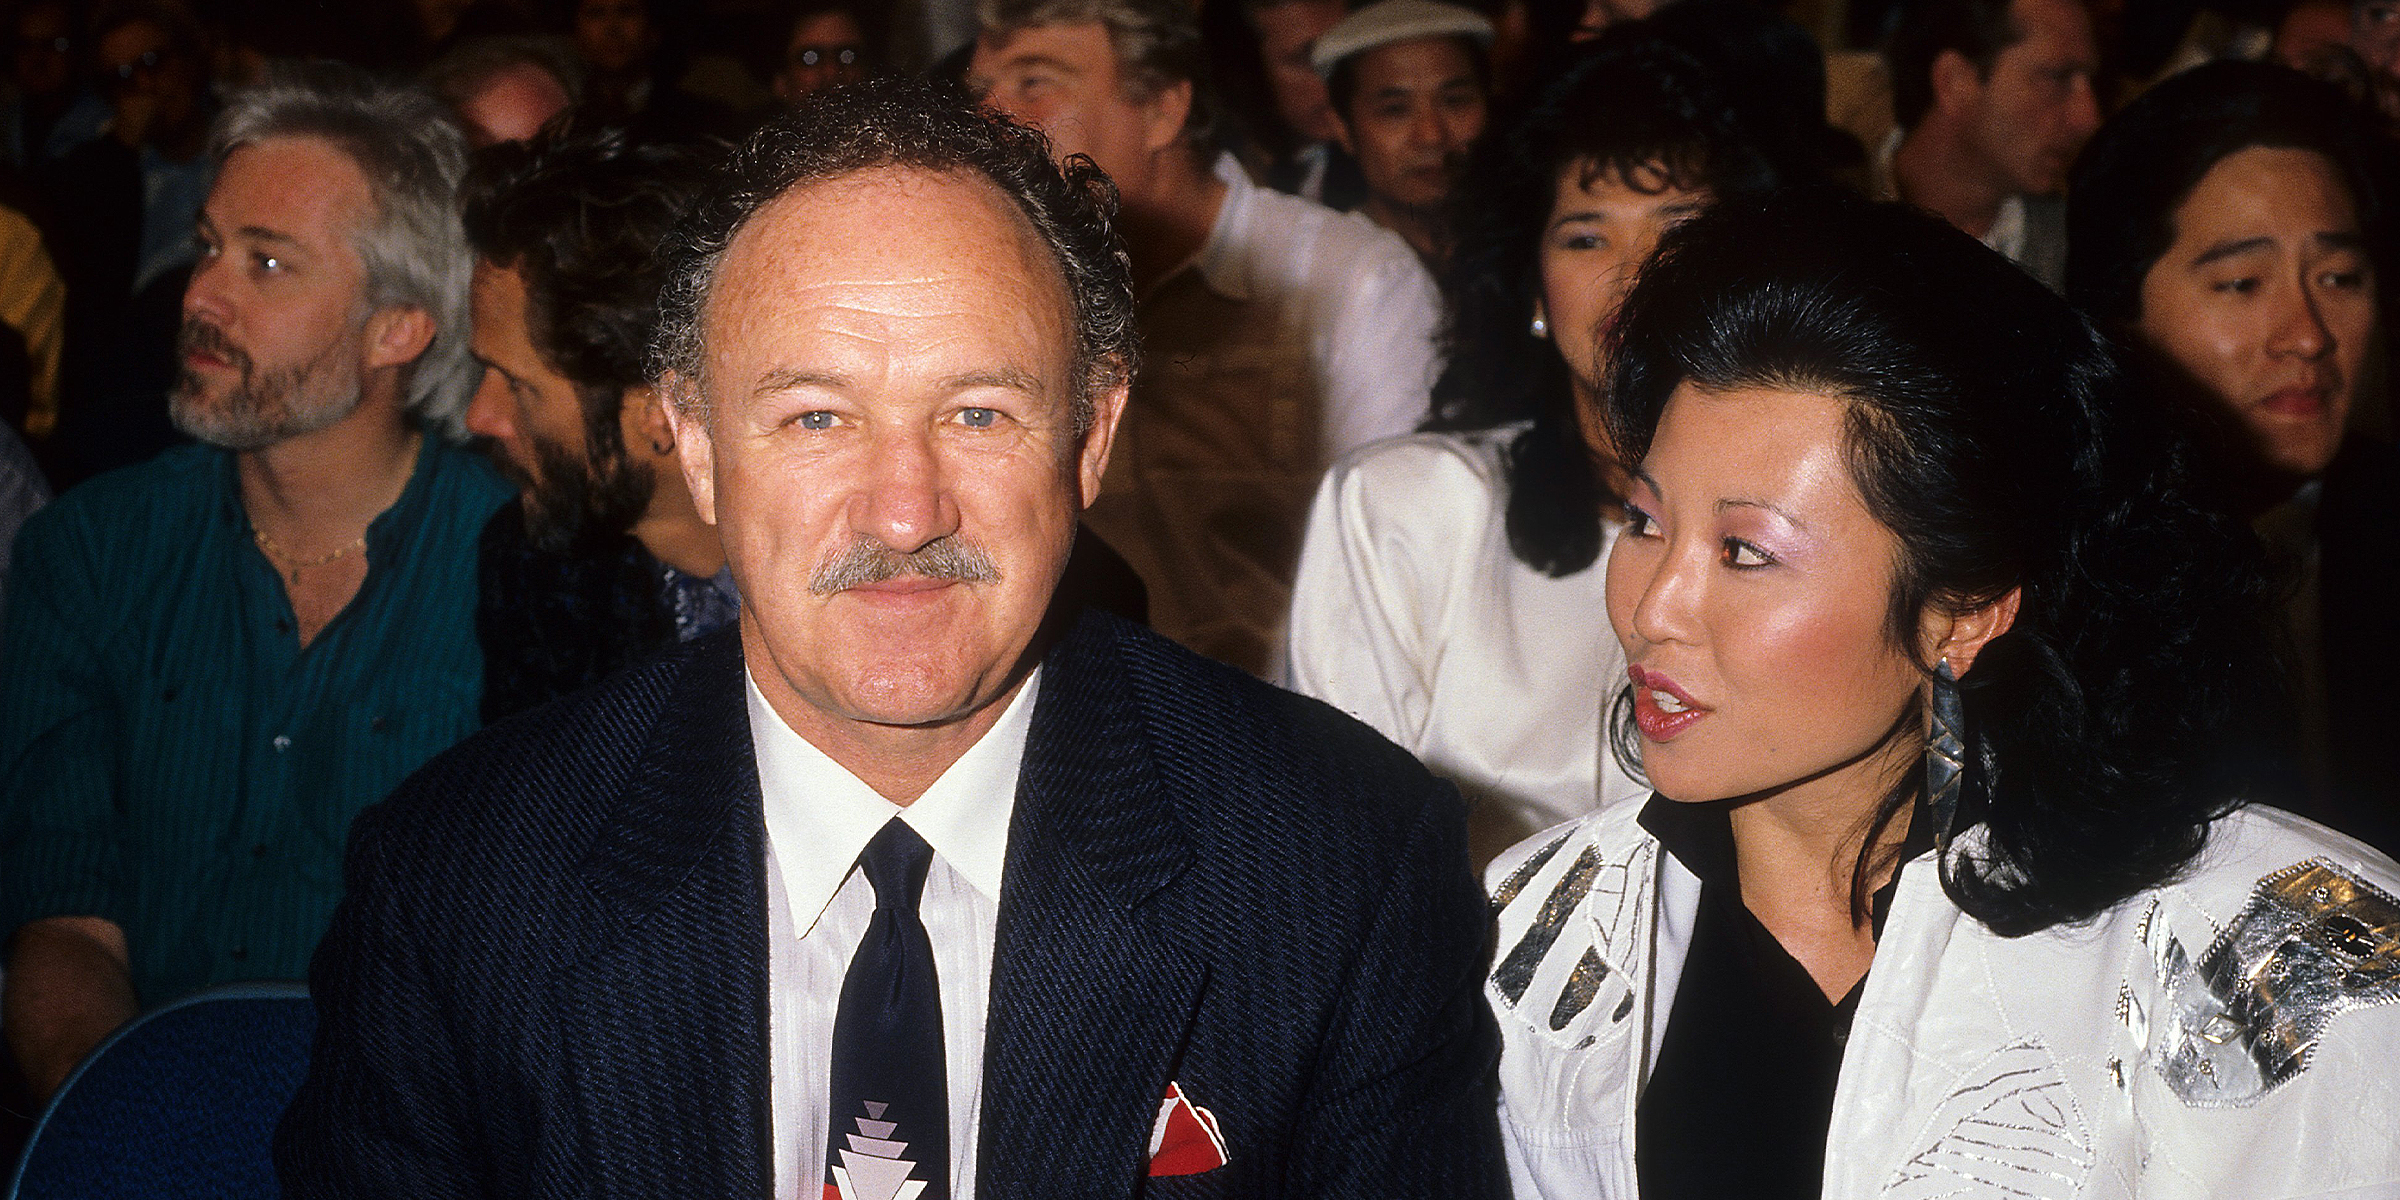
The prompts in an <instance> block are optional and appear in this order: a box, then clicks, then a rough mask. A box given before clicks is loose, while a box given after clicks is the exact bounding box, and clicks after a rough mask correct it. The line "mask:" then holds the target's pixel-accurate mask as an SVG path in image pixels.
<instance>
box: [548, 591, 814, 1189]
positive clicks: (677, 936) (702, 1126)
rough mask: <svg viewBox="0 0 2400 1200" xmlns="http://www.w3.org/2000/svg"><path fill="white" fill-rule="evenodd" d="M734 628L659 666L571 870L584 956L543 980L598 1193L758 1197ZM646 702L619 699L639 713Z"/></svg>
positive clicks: (757, 932)
mask: <svg viewBox="0 0 2400 1200" xmlns="http://www.w3.org/2000/svg"><path fill="white" fill-rule="evenodd" d="M741 661H742V660H741V644H740V642H739V640H738V635H737V634H736V633H735V632H734V631H733V630H727V631H724V632H722V633H719V634H713V635H711V636H709V637H707V638H703V639H700V641H699V642H697V643H695V644H694V646H693V647H692V648H691V649H690V650H689V651H687V652H686V653H685V655H684V657H683V661H682V666H681V669H680V670H677V671H675V672H673V673H672V674H668V673H665V672H659V673H656V674H654V675H653V678H659V679H660V680H661V682H660V683H659V685H658V686H660V687H662V688H663V689H664V690H665V693H666V694H665V695H664V696H663V697H660V698H658V700H657V701H654V702H657V703H658V707H657V709H656V710H655V711H656V712H657V716H656V718H655V720H654V721H653V722H652V723H651V725H650V727H649V729H648V730H647V732H646V734H642V733H640V726H639V725H638V724H637V723H636V722H637V721H638V720H639V718H638V717H636V716H627V717H619V718H618V720H619V721H620V722H621V723H622V724H621V726H620V727H623V728H626V729H627V732H629V733H636V734H637V735H640V736H644V737H645V745H644V749H643V752H642V755H641V758H640V764H639V766H638V767H637V768H636V773H635V776H634V778H633V780H632V782H631V783H630V784H628V785H627V787H626V790H625V792H624V794H623V795H622V796H621V797H620V798H619V800H618V802H617V803H616V805H615V806H614V807H613V809H612V810H611V811H609V812H608V813H607V814H606V817H605V818H604V819H605V820H606V821H607V825H606V827H605V828H604V829H603V830H602V831H601V833H600V836H599V838H598V841H597V842H596V843H595V845H594V847H593V849H592V852H591V853H590V854H589V855H588V856H587V857H586V858H585V859H584V861H583V863H582V864H581V865H580V866H579V868H578V870H579V872H580V874H581V875H582V878H583V880H584V882H585V885H586V886H587V887H588V888H589V889H590V891H591V893H592V894H593V895H594V896H595V897H596V898H598V900H599V901H600V904H599V906H598V913H597V915H596V918H595V922H594V926H595V927H594V929H593V933H594V934H595V935H596V936H595V943H596V949H595V950H594V951H593V952H592V953H591V954H590V955H589V956H587V957H586V958H584V959H583V960H582V961H580V962H578V963H576V964H575V965H574V966H573V967H571V968H569V969H567V970H566V971H564V972H562V973H561V974H560V975H559V976H558V977H557V978H556V979H554V980H553V981H552V993H551V995H550V997H549V999H548V1004H547V1005H546V1010H547V1011H548V1012H550V1013H553V1014H556V1017H555V1019H556V1021H557V1023H558V1026H559V1028H558V1039H559V1040H558V1045H557V1047H556V1051H557V1053H558V1055H559V1058H560V1069H561V1071H562V1073H563V1075H564V1076H565V1077H566V1079H567V1080H569V1081H570V1086H569V1087H568V1088H567V1089H566V1091H567V1093H568V1094H569V1095H570V1096H572V1097H573V1098H574V1099H575V1101H576V1102H577V1103H578V1104H579V1105H580V1106H581V1111H580V1112H579V1113H578V1114H577V1123H578V1125H579V1127H580V1130H581V1133H582V1139H581V1146H580V1151H579V1153H577V1154H576V1155H575V1156H574V1160H575V1161H576V1163H577V1165H578V1166H579V1167H580V1168H581V1169H582V1170H584V1171H587V1172H588V1174H587V1175H586V1177H585V1190H586V1191H587V1192H588V1193H589V1194H591V1195H594V1196H626V1197H633V1196H663V1195H679V1194H681V1195H719V1196H730V1195H758V1194H762V1193H763V1192H765V1191H767V1190H769V1189H770V1188H771V1187H772V1185H773V1165H772V1158H773V1156H772V1154H771V1153H770V1147H771V1146H772V1145H773V1142H772V1140H771V1139H770V1137H769V1132H768V1122H769V1120H770V1112H771V1110H770V1106H769V1105H768V1103H767V1095H768V1093H767V1088H768V1064H767V1010H766V997H767V955H766V939H767V922H766V873H765V862H764V855H765V836H766V835H765V829H764V825H763V819H762V817H761V816H760V809H759V793H758V774H757V766H756V763H755V761H754V760H753V759H752V757H751V752H750V730H749V724H748V721H747V719H746V717H745V716H744V713H743V705H742V676H741ZM642 699H644V698H636V699H633V700H630V701H629V704H630V705H633V706H635V707H637V708H647V707H648V706H647V705H644V704H642V702H641V700H642Z"/></svg>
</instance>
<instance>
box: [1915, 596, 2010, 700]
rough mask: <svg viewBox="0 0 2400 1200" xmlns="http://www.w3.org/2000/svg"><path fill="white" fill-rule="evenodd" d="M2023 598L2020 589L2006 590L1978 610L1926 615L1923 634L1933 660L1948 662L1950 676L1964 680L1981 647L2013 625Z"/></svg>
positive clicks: (1972, 666)
mask: <svg viewBox="0 0 2400 1200" xmlns="http://www.w3.org/2000/svg"><path fill="white" fill-rule="evenodd" d="M2024 598H2025V592H2024V589H2023V588H2010V589H2008V592H2007V594H2005V595H2003V596H2001V597H2000V598H1999V599H1997V600H1994V601H1992V602H1991V603H1989V604H1986V605H1984V606H1983V607H1981V608H1977V609H1971V610H1969V611H1967V612H1963V613H1957V614H1954V615H1951V614H1945V615H1940V616H1935V615H1931V614H1930V613H1929V614H1928V615H1927V617H1926V620H1925V628H1924V633H1925V636H1926V640H1927V642H1928V643H1930V645H1931V647H1932V651H1933V657H1934V658H1936V659H1939V660H1940V661H1942V662H1946V663H1949V664H1950V673H1951V674H1952V675H1954V676H1956V677H1958V678H1960V679H1964V678H1966V677H1967V672H1968V671H1969V670H1972V669H1973V668H1974V666H1975V657H1976V656H1977V655H1979V654H1981V653H1983V648H1984V647H1985V646H1987V645H1989V644H1991V640H1992V639H1993V638H1996V637H1999V636H2000V635H2001V634H2004V633H2007V632H2008V630H2009V627H2010V626H2012V625H2014V624H2016V623H2017V605H2018V604H2019V603H2020V602H2022V601H2023V600H2024Z"/></svg>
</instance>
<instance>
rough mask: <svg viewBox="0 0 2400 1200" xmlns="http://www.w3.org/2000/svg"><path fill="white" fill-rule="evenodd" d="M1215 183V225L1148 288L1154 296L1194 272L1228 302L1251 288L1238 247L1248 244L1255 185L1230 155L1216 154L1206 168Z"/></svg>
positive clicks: (1246, 295)
mask: <svg viewBox="0 0 2400 1200" xmlns="http://www.w3.org/2000/svg"><path fill="white" fill-rule="evenodd" d="M1210 174H1212V175H1214V176H1215V177H1216V178H1217V180H1218V182H1220V183H1223V184H1224V185H1225V201H1224V203H1223V204H1221V205H1219V206H1218V208H1217V220H1216V223H1215V224H1213V225H1210V226H1209V227H1208V237H1207V238H1206V239H1204V240H1203V241H1202V242H1201V243H1200V249H1199V250H1198V251H1197V252H1195V253H1194V254H1193V255H1192V257H1191V259H1190V261H1188V262H1186V263H1184V264H1183V265H1182V266H1180V267H1177V268H1175V269H1174V270H1172V271H1169V272H1167V273H1166V274H1165V275H1163V276H1161V277H1160V278H1159V282H1158V283H1157V284H1154V285H1152V287H1151V289H1150V290H1151V291H1152V292H1153V293H1156V292H1157V291H1158V289H1159V288H1160V287H1162V286H1164V285H1165V283H1166V281H1167V280H1169V279H1173V278H1175V277H1176V276H1178V275H1181V274H1183V273H1184V272H1185V271H1187V270H1188V271H1196V272H1198V273H1199V275H1200V282H1202V283H1205V284H1207V285H1208V289H1209V290H1210V291H1212V292H1215V293H1216V294H1218V295H1220V296H1223V297H1225V298H1226V299H1228V300H1237V301H1238V300H1248V299H1249V298H1250V292H1251V288H1252V281H1251V279H1250V270H1249V263H1248V261H1247V259H1246V257H1245V256H1244V255H1242V254H1241V253H1240V252H1239V251H1240V248H1241V247H1242V246H1243V245H1245V244H1247V242H1248V241H1249V229H1250V209H1251V204H1252V201H1253V200H1254V199H1255V197H1256V196H1257V194H1258V185H1257V184H1254V183H1252V182H1250V176H1248V175H1247V174H1244V173H1243V171H1242V164H1241V162H1240V161H1239V160H1237V159H1235V158H1234V157H1233V156H1232V155H1231V154H1226V153H1222V152H1220V153H1219V154H1218V155H1217V161H1216V164H1215V165H1214V166H1213V167H1212V168H1210Z"/></svg>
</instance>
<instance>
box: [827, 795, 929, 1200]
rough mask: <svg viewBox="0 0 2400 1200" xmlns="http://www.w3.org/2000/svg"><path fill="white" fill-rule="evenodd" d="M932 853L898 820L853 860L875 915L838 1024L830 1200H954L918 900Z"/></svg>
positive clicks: (846, 982) (854, 962)
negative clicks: (866, 885)
mask: <svg viewBox="0 0 2400 1200" xmlns="http://www.w3.org/2000/svg"><path fill="white" fill-rule="evenodd" d="M932 865H933V847H931V846H928V845H926V844H925V839H923V838H921V837H918V836H917V833H916V831H915V830H913V829H910V828H909V827H908V825H907V824H906V823H905V822H903V821H901V820H900V818H898V817H894V818H892V819H891V821H890V822H888V823H887V824H885V825H884V827H883V829H882V830H881V831H879V832H878V833H876V835H875V838H874V840H873V841H870V842H868V843H867V848H866V850H865V852H863V853H861V854H860V855H859V856H858V866H859V870H861V871H863V872H865V873H866V876H867V882H868V883H869V884H872V885H874V888H875V915H874V917H872V918H871V919H869V920H868V922H867V933H866V936H865V937H863V938H861V939H859V943H858V954H857V955H856V956H855V957H853V958H851V960H850V973H849V975H847V976H845V977H844V978H843V980H842V1005H841V1009H840V1010H839V1012H837V1013H836V1015H835V1016H834V1019H833V1089H832V1090H833V1107H832V1108H830V1109H828V1110H827V1112H828V1114H829V1116H830V1118H831V1123H830V1125H829V1130H830V1132H831V1134H832V1144H831V1145H829V1146H827V1147H826V1155H825V1200H947V1197H948V1196H949V1194H950V1133H949V1131H950V1093H949V1088H948V1085H947V1082H946V1079H945V1076H946V1070H945V1068H944V1067H943V1064H942V994H941V989H940V987H939V986H938V982H937V980H936V979H935V977H934V967H933V941H932V939H930V938H928V937H926V936H925V923H924V922H923V921H921V920H919V919H918V917H917V897H918V894H919V893H921V892H923V891H924V889H925V871H926V869H927V868H928V867H930V866H932Z"/></svg>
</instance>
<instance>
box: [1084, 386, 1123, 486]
mask: <svg viewBox="0 0 2400 1200" xmlns="http://www.w3.org/2000/svg"><path fill="white" fill-rule="evenodd" d="M1132 386H1133V384H1132V381H1131V380H1130V379H1124V378H1120V379H1118V380H1117V381H1116V382H1115V383H1112V384H1110V385H1108V386H1107V387H1105V388H1101V389H1099V390H1098V391H1096V392H1095V393H1094V394H1093V396H1092V427H1091V428H1090V429H1087V430H1084V432H1083V445H1082V446H1081V447H1079V448H1078V449H1077V450H1076V452H1075V480H1076V484H1077V486H1079V487H1080V488H1081V489H1082V493H1083V495H1082V498H1083V507H1085V508H1090V507H1091V506H1092V501H1094V500H1097V499H1099V498H1100V477H1101V476H1102V475H1105V474H1107V473H1108V452H1109V449H1110V447H1112V446H1114V445H1115V444H1116V441H1117V422H1119V421H1121V420H1123V419H1124V417H1125V396H1126V393H1127V392H1128V391H1129V390H1131V388H1132Z"/></svg>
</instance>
